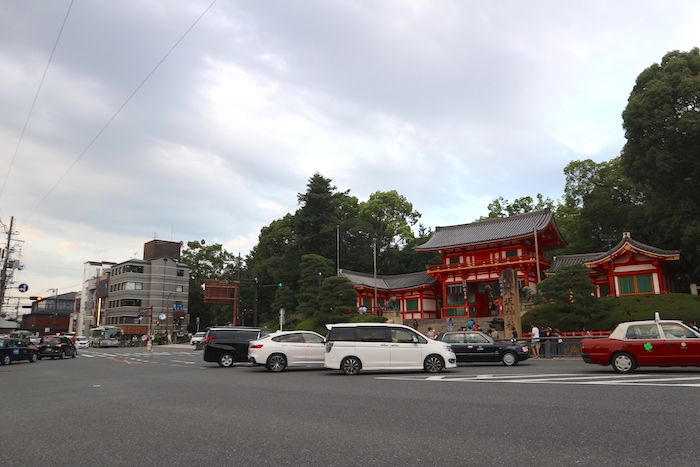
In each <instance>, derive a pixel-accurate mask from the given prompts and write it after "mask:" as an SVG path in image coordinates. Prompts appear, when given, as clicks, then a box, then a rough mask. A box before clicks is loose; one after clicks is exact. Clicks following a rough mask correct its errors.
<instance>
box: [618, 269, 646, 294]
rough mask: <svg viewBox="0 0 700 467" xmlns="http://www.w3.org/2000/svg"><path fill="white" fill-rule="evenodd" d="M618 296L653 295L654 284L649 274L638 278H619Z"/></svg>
mask: <svg viewBox="0 0 700 467" xmlns="http://www.w3.org/2000/svg"><path fill="white" fill-rule="evenodd" d="M619 281H620V295H629V294H638V293H654V284H653V282H652V280H651V274H641V275H639V276H623V277H620V278H619Z"/></svg>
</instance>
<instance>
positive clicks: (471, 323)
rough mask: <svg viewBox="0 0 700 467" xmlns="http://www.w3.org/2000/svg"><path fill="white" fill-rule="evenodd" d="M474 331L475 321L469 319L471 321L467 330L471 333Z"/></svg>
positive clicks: (468, 322)
mask: <svg viewBox="0 0 700 467" xmlns="http://www.w3.org/2000/svg"><path fill="white" fill-rule="evenodd" d="M473 329H474V320H472V319H471V318H469V321H467V330H469V331H471V330H473Z"/></svg>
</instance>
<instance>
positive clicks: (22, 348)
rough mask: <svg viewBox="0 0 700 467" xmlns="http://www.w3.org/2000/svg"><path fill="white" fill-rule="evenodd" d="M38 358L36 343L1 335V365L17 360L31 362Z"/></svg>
mask: <svg viewBox="0 0 700 467" xmlns="http://www.w3.org/2000/svg"><path fill="white" fill-rule="evenodd" d="M37 359H38V356H37V350H36V347H35V346H34V344H31V343H30V342H29V341H27V340H25V339H19V338H16V337H0V365H9V364H10V363H11V362H14V361H17V360H29V361H30V362H31V363H34V362H36V361H37Z"/></svg>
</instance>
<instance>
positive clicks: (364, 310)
mask: <svg viewBox="0 0 700 467" xmlns="http://www.w3.org/2000/svg"><path fill="white" fill-rule="evenodd" d="M358 311H359V312H360V314H361V315H366V314H367V307H366V306H364V305H361V306H360V309H359V310H358Z"/></svg>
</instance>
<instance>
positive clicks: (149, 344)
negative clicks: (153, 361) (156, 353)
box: [146, 335, 153, 353]
mask: <svg viewBox="0 0 700 467" xmlns="http://www.w3.org/2000/svg"><path fill="white" fill-rule="evenodd" d="M146 350H148V352H149V353H153V338H152V337H151V336H150V335H148V336H146Z"/></svg>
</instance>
